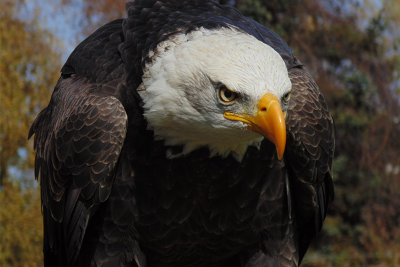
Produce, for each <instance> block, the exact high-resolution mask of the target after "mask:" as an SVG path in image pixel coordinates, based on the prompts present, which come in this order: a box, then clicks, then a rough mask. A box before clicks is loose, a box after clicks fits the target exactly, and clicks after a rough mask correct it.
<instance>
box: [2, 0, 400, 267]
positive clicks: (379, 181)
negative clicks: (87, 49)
mask: <svg viewBox="0 0 400 267" xmlns="http://www.w3.org/2000/svg"><path fill="white" fill-rule="evenodd" d="M220 2H221V3H223V4H230V5H234V6H235V7H236V8H238V9H239V10H240V11H241V12H242V13H243V14H244V15H245V16H248V17H251V18H253V19H255V20H256V21H258V22H260V23H261V24H263V25H265V26H267V27H269V28H270V29H272V30H274V31H275V32H276V33H278V34H279V35H280V36H281V37H282V38H283V39H284V40H285V41H286V42H287V43H288V44H289V46H290V47H291V48H292V49H293V50H294V52H295V55H296V56H297V57H298V58H299V59H300V60H301V61H302V62H303V63H304V64H305V65H306V67H307V68H308V69H309V71H310V72H311V73H312V75H313V77H314V78H315V80H316V81H317V83H318V85H319V87H320V89H321V91H322V92H323V94H324V96H325V98H326V100H327V102H328V104H329V108H330V111H331V113H332V114H333V117H334V119H335V122H336V127H337V140H336V142H337V143H336V144H337V145H336V153H335V160H334V183H335V202H334V203H333V204H332V205H331V206H330V209H329V212H328V216H327V218H326V221H325V225H324V228H323V230H322V232H321V234H320V235H319V237H318V238H317V239H316V240H315V241H314V242H313V243H312V246H311V247H310V249H309V252H308V253H307V254H306V257H305V259H304V261H303V264H302V266H380V267H383V266H400V1H398V0H236V1H232V0H224V1H223V0H221V1H220ZM0 3H1V6H0V19H1V21H0V35H1V37H0V40H1V41H0V42H1V43H0V45H1V57H0V89H1V93H0V98H1V99H0V107H1V108H0V112H1V113H0V150H1V151H0V157H1V162H0V168H1V169H0V204H1V206H0V265H1V266H4V267H6V266H43V264H42V261H43V254H42V238H43V233H42V231H43V229H42V227H43V226H42V216H41V210H40V193H39V186H38V183H37V182H36V181H35V180H34V175H33V159H34V153H33V151H32V146H33V144H32V143H33V142H32V140H30V141H28V140H27V135H28V131H29V127H30V125H31V124H32V122H33V120H34V119H35V117H36V115H37V114H38V113H39V112H40V111H41V110H42V109H43V108H44V107H45V106H46V105H47V103H48V102H49V99H50V95H51V92H52V90H53V87H54V85H55V84H56V82H57V79H58V77H59V75H60V69H61V67H62V64H63V63H64V62H65V60H66V59H67V58H68V55H69V54H70V53H71V52H72V50H73V49H74V48H75V46H76V45H77V44H78V43H79V42H81V41H82V40H83V39H84V38H85V37H86V36H87V35H88V34H90V33H91V32H93V31H94V30H95V29H96V28H98V27H99V26H100V25H103V24H104V23H106V22H108V21H110V20H112V19H115V18H119V17H123V16H124V15H125V11H124V5H125V0H30V1H23V0H0Z"/></svg>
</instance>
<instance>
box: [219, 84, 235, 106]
mask: <svg viewBox="0 0 400 267" xmlns="http://www.w3.org/2000/svg"><path fill="white" fill-rule="evenodd" d="M218 96H219V99H221V101H222V102H225V103H231V102H233V101H236V100H238V98H239V95H238V94H237V93H235V92H233V91H231V90H229V89H228V87H226V86H225V85H221V86H220V87H219V88H218Z"/></svg>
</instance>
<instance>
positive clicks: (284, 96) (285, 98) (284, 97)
mask: <svg viewBox="0 0 400 267" xmlns="http://www.w3.org/2000/svg"><path fill="white" fill-rule="evenodd" d="M291 94H292V89H290V91H289V92H287V93H286V94H284V95H283V97H282V100H283V102H285V103H287V102H288V101H289V99H290V95H291Z"/></svg>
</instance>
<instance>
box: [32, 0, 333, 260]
mask: <svg viewBox="0 0 400 267" xmlns="http://www.w3.org/2000/svg"><path fill="white" fill-rule="evenodd" d="M126 10H127V18H125V19H118V20H115V21H112V22H110V23H108V24H106V25H104V26H103V27H101V28H99V29H98V30H97V31H95V32H94V33H93V34H92V35H90V36H89V37H88V38H87V39H86V40H84V41H83V42H82V43H81V44H79V45H78V47H77V48H76V49H75V50H74V51H73V52H72V54H71V55H70V57H69V58H68V60H67V62H66V63H65V65H64V66H63V68H62V70H61V77H60V79H59V80H58V83H57V85H56V86H55V88H54V92H53V95H52V97H51V100H50V103H49V105H48V106H47V107H46V108H45V109H44V110H43V111H42V112H40V114H39V115H38V117H37V118H36V120H35V122H34V123H33V125H32V127H31V130H30V133H29V137H31V136H32V135H33V134H35V140H34V148H35V150H36V163H35V176H36V178H37V179H39V177H40V184H41V198H42V212H43V219H44V258H45V260H44V261H45V266H103V267H106V266H137V267H145V266H147V267H153V266H157V267H161V266H162V267H175V266H194V267H196V266H199V267H200V266H205V267H213V266H219V267H221V266H229V267H232V266H246V267H252V266H298V265H299V264H300V262H301V260H302V258H303V256H304V254H305V252H306V250H307V248H308V246H309V244H310V242H311V240H312V239H313V238H314V237H315V236H316V235H317V234H318V232H319V231H320V230H321V227H322V224H323V221H324V219H325V216H326V211H327V207H328V204H329V202H330V201H332V200H333V195H334V193H333V184H332V158H333V153H334V146H335V140H334V123H333V119H332V117H331V115H330V114H329V111H328V108H327V105H326V102H325V100H324V98H323V96H322V94H321V92H320V91H319V89H318V87H317V85H316V84H315V82H314V80H313V79H312V77H311V76H310V74H309V73H308V72H307V70H306V69H305V68H304V66H303V65H302V64H301V63H300V61H299V60H298V59H297V58H296V57H295V56H294V55H293V51H292V50H291V49H290V48H289V47H288V45H287V44H286V43H285V42H284V41H283V40H282V39H281V38H280V37H279V36H278V35H277V34H275V33H274V32H272V31H271V30H269V29H267V28H266V27H264V26H262V25H260V24H258V23H257V22H255V21H253V20H251V19H249V18H246V17H243V16H242V15H241V14H240V12H239V11H238V10H236V9H235V8H233V7H231V6H221V5H219V4H218V3H216V2H213V1H197V0H170V1H167V0H159V1H155V0H148V1H140V0H135V1H131V2H128V3H127V5H126Z"/></svg>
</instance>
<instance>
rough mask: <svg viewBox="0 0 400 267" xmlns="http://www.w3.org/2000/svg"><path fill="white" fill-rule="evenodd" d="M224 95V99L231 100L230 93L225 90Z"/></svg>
mask: <svg viewBox="0 0 400 267" xmlns="http://www.w3.org/2000/svg"><path fill="white" fill-rule="evenodd" d="M224 95H225V97H226V99H231V97H232V92H231V91H229V90H226V89H225V91H224Z"/></svg>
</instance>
